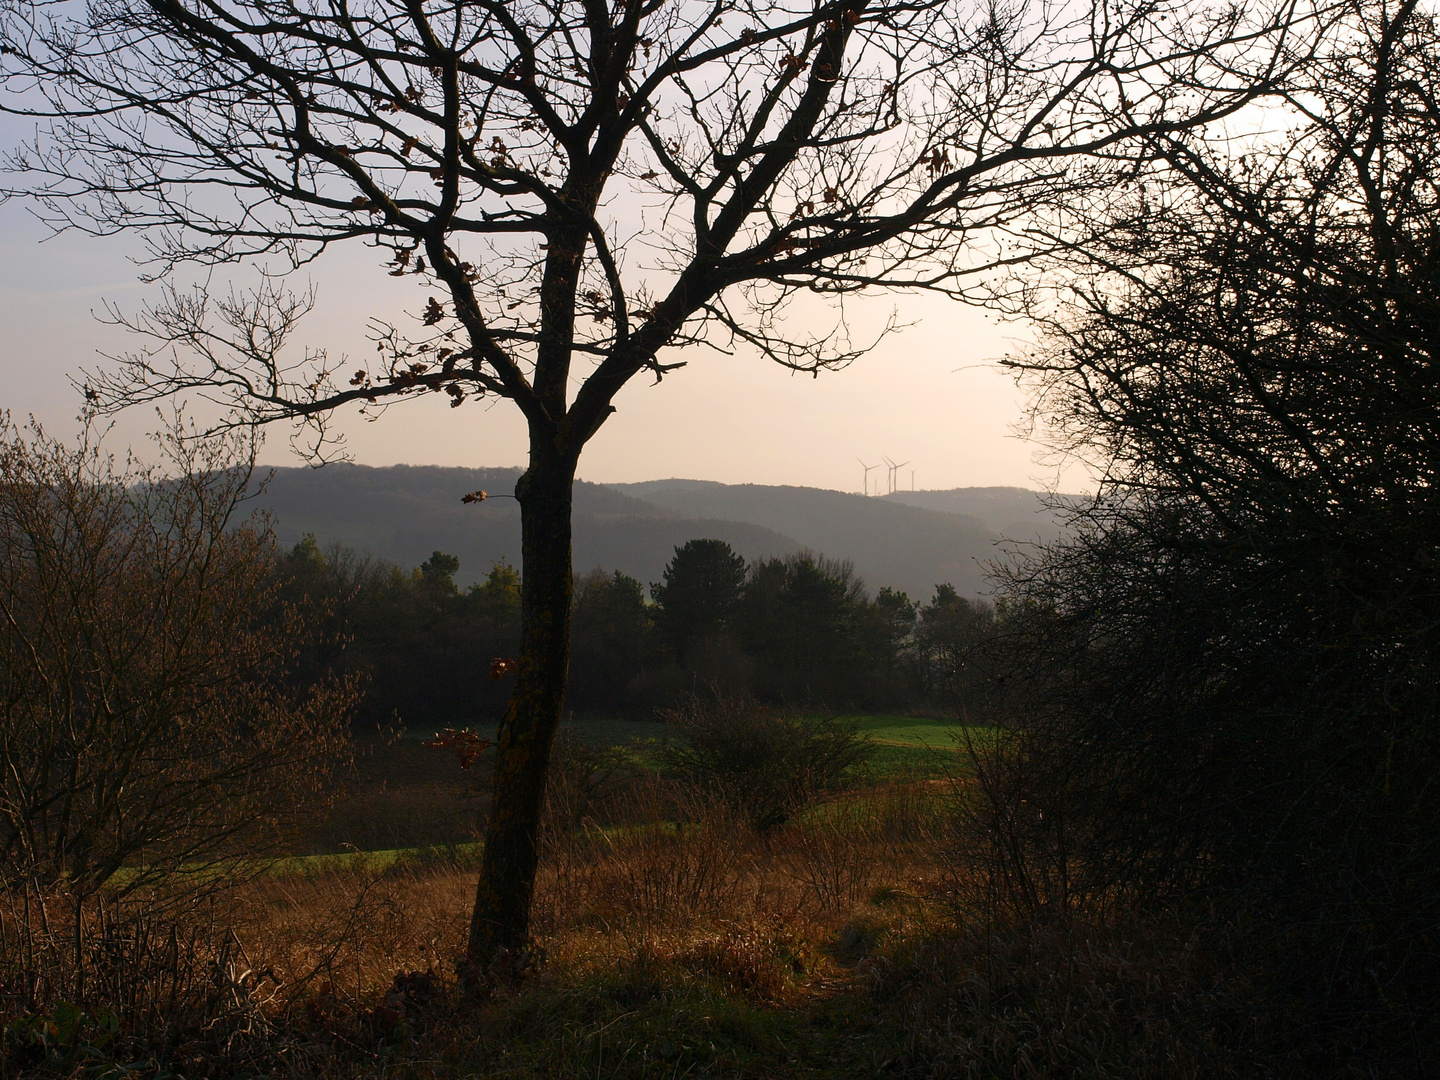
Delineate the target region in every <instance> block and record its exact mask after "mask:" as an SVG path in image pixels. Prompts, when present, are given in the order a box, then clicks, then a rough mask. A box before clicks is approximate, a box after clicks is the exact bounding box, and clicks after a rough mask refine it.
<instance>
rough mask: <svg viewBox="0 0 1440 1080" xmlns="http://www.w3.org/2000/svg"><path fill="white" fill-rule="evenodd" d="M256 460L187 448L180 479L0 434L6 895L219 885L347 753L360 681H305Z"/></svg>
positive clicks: (0, 731)
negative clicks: (252, 505) (256, 504)
mask: <svg viewBox="0 0 1440 1080" xmlns="http://www.w3.org/2000/svg"><path fill="white" fill-rule="evenodd" d="M246 442H248V440H246V439H244V438H242V437H239V436H236V437H232V438H230V439H226V440H214V441H211V442H209V443H207V444H205V445H203V446H197V445H196V444H195V443H193V442H183V441H180V440H177V439H175V438H173V437H172V438H170V439H168V440H166V443H165V445H166V446H167V447H168V449H169V450H170V451H173V453H171V454H170V462H169V463H170V464H171V465H172V466H173V472H174V473H175V474H176V475H170V476H167V475H166V474H165V473H163V472H160V471H155V470H140V469H135V468H125V469H121V468H117V467H116V466H115V463H114V462H113V461H112V460H111V459H110V458H108V457H106V456H105V455H103V454H102V453H101V452H100V451H99V450H98V449H97V448H96V447H95V445H94V444H93V442H82V443H81V444H79V445H78V446H75V447H67V446H64V445H62V444H60V443H58V442H56V441H55V440H53V439H50V438H47V437H46V436H45V435H44V433H43V432H41V431H40V430H38V429H35V430H33V431H28V432H26V431H18V430H16V429H15V428H13V427H11V426H10V425H9V423H8V417H4V418H0V885H3V886H7V887H9V886H20V885H23V886H26V887H35V888H39V889H41V890H47V889H53V888H60V889H63V890H64V892H65V893H67V894H68V896H69V898H70V899H71V900H72V901H73V902H74V904H75V905H76V906H77V909H78V908H79V907H80V906H82V905H84V904H85V902H86V901H87V900H89V899H90V898H92V897H93V896H94V895H95V894H96V893H98V892H99V891H100V890H101V889H102V888H103V889H106V890H107V891H108V892H109V893H110V894H111V896H112V897H113V896H120V897H123V896H125V895H127V894H132V893H135V892H137V891H140V890H143V891H145V892H146V893H149V892H150V891H152V890H153V888H154V887H155V886H156V885H159V884H161V883H165V884H167V885H172V886H173V885H175V884H176V883H177V882H178V881H181V880H186V881H189V882H191V883H196V882H198V883H200V884H201V885H202V886H204V887H209V886H212V885H214V884H217V883H218V882H219V881H220V880H223V879H224V878H225V877H227V875H228V872H232V871H234V870H235V869H236V868H237V864H236V862H235V857H236V856H238V855H255V854H258V853H259V852H260V850H261V848H262V846H263V843H264V842H265V840H266V839H267V838H269V839H275V838H277V837H279V836H283V835H284V831H285V830H284V829H283V828H278V829H277V828H276V827H277V826H283V825H285V824H286V823H287V822H293V820H294V813H295V812H296V811H299V810H302V809H304V808H305V807H306V806H307V805H309V804H308V803H307V798H306V796H307V795H315V794H317V787H320V786H322V785H323V779H324V777H325V776H326V774H327V771H328V770H327V768H326V766H327V764H330V763H333V761H334V760H336V756H337V754H339V753H340V752H341V751H343V749H344V747H345V746H346V745H347V742H348V739H347V735H346V732H347V730H348V727H349V721H350V714H351V712H352V711H353V707H354V702H355V698H356V696H357V695H356V692H355V688H354V686H353V684H352V683H351V682H349V681H345V680H334V679H326V680H321V681H320V682H319V683H317V684H315V685H312V686H309V687H295V686H292V685H289V683H290V680H289V679H287V674H288V672H289V668H290V666H291V664H292V663H293V661H294V659H295V654H296V653H297V651H298V649H299V644H300V643H301V642H302V641H303V639H304V635H305V627H304V624H303V621H302V620H301V619H300V617H299V614H298V612H297V610H296V609H295V608H294V607H285V606H283V605H279V604H277V603H276V588H277V586H276V581H275V577H274V565H275V559H274V544H273V537H272V536H271V535H270V533H269V531H268V529H267V528H265V523H264V522H263V521H250V522H242V521H240V520H238V519H239V517H240V516H241V515H240V514H239V513H238V511H242V510H243V499H244V497H245V494H246V489H247V486H248V484H249V480H250V473H251V470H250V468H249V467H248V465H247V462H248V461H249V460H251V458H250V456H249V449H248V448H247V447H246V446H245V445H244V444H245V443H246ZM237 451H238V452H239V455H238V456H237ZM318 794H323V792H318ZM240 865H242V866H243V865H244V864H240ZM227 867H228V871H227Z"/></svg>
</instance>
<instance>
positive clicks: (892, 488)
mask: <svg viewBox="0 0 1440 1080" xmlns="http://www.w3.org/2000/svg"><path fill="white" fill-rule="evenodd" d="M885 464H886V465H889V466H890V494H892V495H893V494H894V493H895V474H896V473H898V472H899V471H900V470H901V469H903V468H904V467H905V466H906V465H909V464H910V462H908V461H902V462H900V463H898V464H897V463H895V462H893V461H891V460H890V459H889V458H888V457H887V458H886V459H885Z"/></svg>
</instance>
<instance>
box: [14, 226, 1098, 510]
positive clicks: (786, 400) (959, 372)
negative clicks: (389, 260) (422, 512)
mask: <svg viewBox="0 0 1440 1080" xmlns="http://www.w3.org/2000/svg"><path fill="white" fill-rule="evenodd" d="M138 253H139V247H138V244H137V242H136V241H135V239H134V238H133V237H131V238H127V237H115V238H93V237H86V236H81V235H73V234H67V235H62V236H58V237H51V236H49V233H48V230H47V229H46V228H45V227H44V226H42V225H41V224H40V223H38V222H36V221H35V220H34V219H33V217H32V216H31V215H30V214H29V213H28V211H27V210H26V209H25V208H24V207H23V206H22V205H19V204H15V203H11V204H4V205H0V378H3V384H0V385H3V386H4V393H3V395H0V407H3V408H5V409H8V410H9V411H10V412H11V414H12V417H14V418H15V419H17V420H23V419H24V418H25V417H26V416H29V415H33V416H35V417H36V418H37V419H39V420H40V421H41V422H42V423H43V424H44V425H46V427H47V428H48V429H49V430H50V431H51V432H52V433H53V434H65V433H69V432H73V431H76V430H78V422H77V420H76V415H77V413H78V412H79V403H80V397H79V394H78V392H77V391H76V390H75V388H74V386H73V385H72V384H71V382H70V380H71V378H72V377H74V376H75V375H76V374H77V373H79V372H80V371H81V370H82V369H87V368H88V369H93V368H96V367H99V366H103V365H105V364H106V362H107V361H106V360H105V359H104V357H103V355H101V354H104V353H110V354H115V353H119V352H123V351H125V350H126V349H130V348H134V347H135V344H136V343H135V341H134V339H133V338H131V336H130V335H129V334H127V333H126V332H124V331H123V330H120V329H118V328H116V327H113V326H107V325H105V324H104V323H103V322H102V321H101V320H99V319H97V318H96V317H95V315H96V313H97V312H101V313H103V307H104V303H105V302H109V303H112V304H116V305H118V306H119V307H121V308H122V309H125V310H131V311H133V310H135V309H137V308H138V307H140V306H141V305H142V304H143V303H144V302H145V301H146V300H147V299H152V298H154V297H155V295H156V286H153V285H147V284H144V283H142V282H140V281H139V280H138V275H139V273H140V271H141V268H140V267H139V266H137V265H136V263H135V261H134V260H133V258H132V257H133V256H135V255H137V254H138ZM310 276H311V280H312V281H313V283H314V284H315V286H316V287H317V289H318V299H319V302H318V305H317V307H316V309H315V311H313V312H312V313H311V314H310V315H309V316H308V317H307V318H306V320H305V321H304V322H302V323H301V326H300V328H299V331H298V340H299V341H300V342H303V343H304V344H305V345H308V346H311V347H315V348H325V349H326V350H328V352H329V355H330V356H331V357H336V356H342V355H344V356H355V357H361V356H367V355H369V354H370V352H371V349H372V346H371V345H369V344H367V342H366V340H365V324H366V321H367V319H368V318H369V317H371V316H373V315H381V316H386V315H389V316H390V317H392V318H394V319H397V320H401V321H403V312H405V311H406V310H409V311H412V312H414V311H418V310H419V309H420V308H422V307H423V306H424V302H425V299H426V296H427V295H428V294H427V293H426V292H425V290H424V289H423V288H422V287H420V286H416V285H412V284H411V283H410V281H409V280H406V279H402V280H401V281H399V282H397V280H396V279H393V278H390V277H389V276H387V274H386V272H385V269H384V268H382V267H381V266H380V265H379V263H378V260H377V258H376V256H375V253H373V252H371V251H369V250H367V249H364V248H360V247H356V248H354V249H353V250H352V251H350V252H347V253H344V254H343V255H327V256H326V258H325V260H323V261H322V262H321V263H320V264H318V265H317V266H315V267H314V268H313V269H312V270H311V272H310ZM892 310H893V311H895V312H896V313H897V315H898V321H899V322H901V323H908V324H911V325H909V326H907V327H906V328H904V329H902V330H901V331H900V332H898V333H896V334H893V335H891V336H890V337H888V338H886V339H885V340H883V341H881V342H880V344H879V345H878V346H877V347H876V348H875V349H874V350H873V351H872V352H870V353H869V354H867V355H866V356H864V357H862V358H861V359H859V360H858V361H856V362H855V363H854V364H852V365H851V366H850V367H849V368H847V369H845V370H843V371H839V372H827V373H822V374H821V375H820V376H819V378H811V377H810V376H807V375H796V374H792V373H790V372H788V371H786V370H784V369H782V368H780V367H778V366H777V365H775V364H774V363H773V362H771V361H768V360H765V359H763V358H761V357H758V356H756V355H753V354H749V355H747V354H737V355H735V356H723V355H719V354H716V353H713V352H708V351H705V350H701V349H690V350H687V355H684V356H679V355H672V356H671V357H669V358H668V359H669V360H675V359H683V360H686V361H687V366H686V367H684V368H682V369H680V370H678V371H676V372H673V373H672V374H670V375H667V376H666V377H665V379H664V380H663V381H662V382H661V383H660V384H658V385H655V384H654V383H653V380H651V379H648V378H645V379H637V380H635V381H632V383H631V384H630V385H628V386H627V387H626V388H625V389H624V390H623V391H622V392H621V393H620V395H619V397H618V398H617V399H616V406H617V410H618V411H617V412H616V414H615V415H614V416H612V417H611V418H610V419H609V420H608V421H607V423H606V424H605V426H604V427H603V428H601V429H600V431H599V433H598V434H597V435H596V436H595V437H594V438H593V439H592V440H591V442H590V444H589V445H588V446H587V448H586V450H585V452H584V455H583V456H582V458H581V463H580V469H579V476H580V478H581V479H585V480H590V481H595V482H599V483H622V482H629V481H639V480H653V479H663V478H669V477H684V478H688V479H700V480H718V481H721V482H724V483H732V484H739V483H756V484H795V485H803V486H810V487H822V488H831V489H835V490H840V491H860V490H861V484H862V480H863V475H864V474H863V470H862V465H861V462H863V463H864V464H869V465H877V466H879V468H877V469H875V470H874V471H872V472H871V473H870V474H869V480H870V484H871V486H872V490H873V489H874V487H875V486H876V485H879V484H883V483H884V482H885V479H884V478H885V475H886V473H887V469H886V467H885V465H884V463H883V460H882V459H883V458H884V457H889V458H890V459H891V460H892V461H894V462H897V463H900V462H908V464H905V465H904V466H903V467H902V468H901V469H899V470H898V472H897V474H896V476H897V481H898V485H897V486H899V487H903V488H909V487H911V486H912V485H913V486H914V487H917V488H920V489H927V488H928V489H940V488H953V487H986V486H998V485H1004V486H1017V487H1029V488H1042V487H1054V486H1056V485H1058V486H1059V487H1060V488H1061V489H1062V490H1070V489H1073V488H1075V487H1076V486H1077V484H1076V478H1075V476H1074V475H1073V473H1067V474H1057V472H1056V470H1055V469H1054V468H1053V467H1050V466H1047V465H1045V464H1043V463H1042V462H1041V460H1040V459H1039V457H1038V455H1037V450H1038V448H1037V447H1036V446H1035V445H1034V444H1032V443H1029V442H1027V441H1025V440H1023V439H1022V438H1019V437H1018V436H1017V434H1016V431H1015V427H1016V425H1017V423H1018V422H1019V421H1021V419H1022V418H1023V413H1024V394H1023V392H1022V391H1021V390H1020V389H1018V388H1017V387H1016V386H1015V384H1014V381H1013V379H1012V377H1011V376H1010V375H1009V374H1008V373H1007V372H1005V371H1004V370H1002V369H1001V368H1000V367H999V366H998V364H997V363H996V360H997V359H998V358H1000V357H1001V356H1003V355H1004V354H1005V353H1007V352H1013V351H1015V350H1016V349H1017V348H1018V347H1020V346H1022V345H1023V343H1024V342H1025V341H1027V340H1028V337H1027V334H1028V328H1027V327H1026V326H1025V325H1023V324H1020V323H1008V324H1007V323H1000V322H998V321H997V320H996V319H995V318H993V317H991V316H989V315H987V314H986V313H985V312H982V311H978V310H976V309H972V308H968V307H964V306H962V305H959V304H956V303H953V302H951V301H946V300H943V299H939V298H935V297H916V296H904V295H890V296H881V297H876V298H873V299H871V300H868V301H865V302H863V303H862V304H861V305H860V306H859V307H858V308H855V307H852V308H851V309H850V316H851V319H852V325H853V326H854V327H855V328H856V335H855V336H856V338H857V340H858V339H867V335H866V333H865V330H866V329H867V328H869V329H870V330H871V331H872V332H873V331H874V330H875V329H876V328H878V327H879V326H881V325H882V324H883V323H884V321H885V319H886V317H887V316H888V315H889V314H890V312H891V311H892ZM872 336H873V334H872ZM155 426H156V418H155V416H154V414H153V413H152V412H148V411H146V410H143V409H137V410H134V411H132V412H131V413H129V414H126V415H123V416H121V417H119V418H118V419H117V420H116V421H115V423H114V426H113V428H112V430H111V431H110V433H109V435H108V436H107V444H108V445H109V447H110V448H111V449H112V450H113V451H123V450H124V448H125V447H126V446H134V447H136V448H137V450H138V451H139V452H140V453H141V455H142V456H144V453H145V447H146V445H147V443H146V438H145V436H146V433H147V432H148V431H150V430H153V429H154V427H155ZM337 426H338V428H339V429H340V430H341V431H343V432H344V433H345V436H346V440H347V452H348V454H349V456H350V457H351V459H352V460H354V461H356V462H358V463H360V464H364V465H392V464H416V465H463V466H475V467H479V466H507V465H520V464H523V462H524V460H525V448H526V441H525V434H524V427H523V424H522V423H521V421H520V418H519V415H518V413H517V412H516V411H515V410H514V409H513V408H512V407H510V406H509V405H508V403H506V402H503V401H500V402H496V403H494V404H493V405H490V406H489V407H486V406H484V405H475V404H472V403H469V402H467V403H466V404H465V405H462V406H461V407H460V408H457V409H451V408H449V407H448V405H447V403H446V400H445V399H443V398H442V397H441V396H440V395H433V396H428V397H426V398H423V399H416V400H413V401H408V402H405V403H402V404H400V405H397V406H395V407H393V408H391V409H389V410H388V411H387V412H386V413H385V415H383V416H382V417H381V418H380V419H378V420H377V421H375V422H373V423H367V422H365V421H363V420H362V419H360V418H359V417H358V416H356V415H355V414H353V413H350V414H343V415H342V416H341V417H339V423H338V425H337ZM262 460H263V461H264V462H265V463H266V464H270V465H295V464H300V463H302V459H301V458H299V457H297V456H296V455H295V454H294V452H293V451H292V450H291V449H290V446H289V442H288V438H287V433H286V432H284V431H272V432H271V433H270V434H269V436H268V439H267V444H266V447H265V449H264V451H263V454H262Z"/></svg>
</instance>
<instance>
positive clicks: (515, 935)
mask: <svg viewBox="0 0 1440 1080" xmlns="http://www.w3.org/2000/svg"><path fill="white" fill-rule="evenodd" d="M541 441H542V440H536V443H537V444H538V443H540V442H541ZM574 478H575V461H574V460H573V459H572V458H568V457H562V456H560V455H558V454H554V453H553V452H552V451H549V449H548V448H546V447H543V446H541V445H536V444H532V447H531V454H530V468H529V469H528V470H527V471H526V473H525V475H523V476H522V477H521V478H520V481H519V483H517V484H516V485H515V496H516V498H517V499H519V501H520V522H521V545H520V546H521V557H522V560H523V563H522V568H521V569H522V579H521V601H520V603H521V608H520V610H521V645H520V656H519V661H520V663H519V668H518V670H517V671H516V675H515V688H514V692H513V693H512V694H511V697H510V704H509V707H508V708H507V709H506V712H505V720H504V722H503V723H502V724H501V725H500V734H499V738H498V740H497V746H496V751H495V788H494V793H493V795H492V797H491V803H490V824H489V828H488V830H487V831H486V834H485V852H484V859H483V862H482V863H481V867H480V883H479V885H478V886H477V888H476V893H475V912H474V915H473V916H472V917H471V920H470V940H469V944H468V947H467V948H466V953H465V956H466V961H467V963H468V964H469V966H470V967H471V969H472V970H474V969H479V968H483V967H486V966H488V965H489V964H491V963H492V962H493V961H495V960H496V959H497V957H499V956H500V955H501V950H507V951H510V952H514V951H515V950H517V949H521V948H523V947H524V946H525V945H527V944H528V942H529V937H530V902H531V899H532V898H533V896H534V892H535V867H536V863H537V861H538V856H539V850H538V846H539V828H540V813H541V810H542V807H543V803H544V800H545V774H546V769H547V767H548V765H549V763H550V748H551V746H552V744H553V743H554V741H555V730H556V728H558V727H559V725H560V713H561V709H562V708H563V706H564V702H565V684H566V680H567V678H568V674H569V666H570V600H571V591H572V581H571V564H570V503H571V488H572V486H573V483H574Z"/></svg>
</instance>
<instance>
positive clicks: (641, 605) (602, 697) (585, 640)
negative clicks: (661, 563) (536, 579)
mask: <svg viewBox="0 0 1440 1080" xmlns="http://www.w3.org/2000/svg"><path fill="white" fill-rule="evenodd" d="M650 632H651V616H650V610H649V609H648V608H647V607H646V604H645V592H644V589H643V588H642V587H641V585H640V582H638V581H636V580H635V579H634V578H632V577H630V576H628V575H626V574H622V573H621V572H620V571H619V570H616V571H615V572H614V573H613V574H606V573H605V572H604V571H603V570H600V569H598V568H597V569H596V570H594V571H593V572H592V573H590V574H588V575H586V576H585V577H583V578H581V579H579V580H578V581H577V582H576V583H575V619H574V629H573V635H574V645H573V647H572V649H571V654H570V685H571V701H572V702H573V703H574V704H576V705H578V706H581V707H587V706H588V707H590V708H598V709H608V710H615V711H623V710H625V709H626V708H627V707H628V705H629V699H628V696H627V691H628V689H629V685H630V681H631V680H632V679H634V678H635V676H636V675H638V674H639V673H640V670H641V668H642V667H643V666H644V663H645V661H646V659H647V655H646V654H647V653H648V651H649V648H650Z"/></svg>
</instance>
